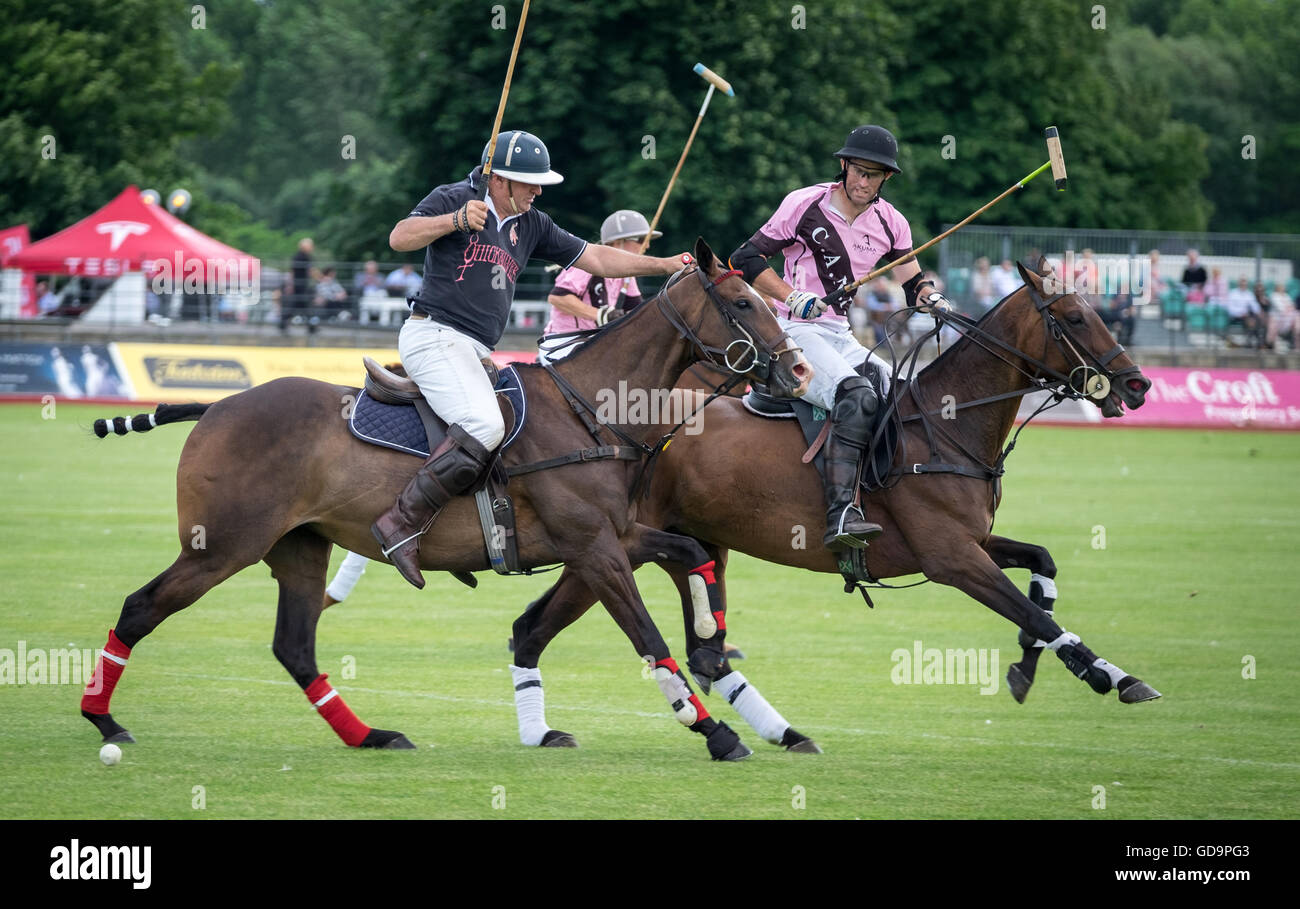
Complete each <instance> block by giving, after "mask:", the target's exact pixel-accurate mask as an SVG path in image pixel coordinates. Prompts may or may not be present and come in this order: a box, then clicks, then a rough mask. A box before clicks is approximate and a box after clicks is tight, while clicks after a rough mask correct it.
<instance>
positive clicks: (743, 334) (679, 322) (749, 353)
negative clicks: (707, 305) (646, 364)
mask: <svg viewBox="0 0 1300 909" xmlns="http://www.w3.org/2000/svg"><path fill="white" fill-rule="evenodd" d="M691 271H694V273H695V276H696V278H698V279H699V282H700V286H701V287H702V288H703V289H704V293H705V294H707V295H708V298H709V299H710V300H712V301H713V305H714V306H715V307H717V310H718V312H719V313H720V314H721V315H722V318H723V320H724V321H725V322H726V323H727V325H728V327H729V328H730V329H731V331H732V332H733V334H736V335H739V336H740V337H737V338H735V339H734V340H732V341H731V343H729V344H728V345H727V346H726V347H715V346H713V345H712V344H706V343H704V341H703V339H701V338H700V335H699V327H700V325H702V324H703V323H704V315H705V314H704V313H701V314H700V318H699V321H697V322H696V323H695V327H694V328H692V327H691V326H689V325H687V324H686V320H685V319H684V318H683V317H682V314H681V312H680V311H678V309H677V306H676V305H675V304H674V303H673V302H672V300H671V299H669V297H668V290H669V289H670V288H671V287H673V285H675V284H677V283H678V282H679V281H680V280H682V279H683V278H684V277H685V276H686V275H687V274H688V273H690V272H691ZM740 275H741V273H740V271H738V270H736V269H732V270H731V271H724V272H723V273H722V274H720V275H719V276H718V277H716V278H714V279H713V280H710V279H709V278H708V276H707V275H705V274H704V270H703V269H701V268H700V267H699V266H698V265H693V266H691V267H690V268H689V269H685V268H684V269H681V270H680V271H678V272H677V273H676V274H674V275H673V276H672V277H671V278H669V279H668V281H667V283H665V284H664V286H663V288H662V289H660V291H659V293H658V294H656V295H655V298H654V299H655V303H656V304H657V305H658V307H659V311H660V312H661V313H663V316H664V318H665V319H667V320H668V323H669V324H670V325H672V326H673V327H674V328H676V329H677V332H678V334H679V335H680V336H681V337H682V338H683V339H685V340H687V341H689V342H690V343H691V344H692V345H694V347H695V349H696V350H698V351H699V352H700V354H701V359H704V360H708V361H709V362H711V363H713V364H714V365H715V366H720V367H723V368H724V369H726V370H727V371H728V372H730V373H732V379H731V380H729V383H728V384H729V386H730V385H734V384H735V383H736V382H738V381H739V379H740V377H741V376H743V375H745V374H747V373H750V372H752V373H753V374H754V375H755V377H756V378H757V379H758V381H759V382H763V383H766V382H767V380H768V376H769V375H770V374H771V372H772V365H773V364H774V363H775V362H776V361H777V360H779V359H780V358H781V356H782V355H783V354H788V353H795V352H797V351H798V350H799V348H797V347H795V346H794V345H793V344H792V343H790V336H789V335H787V334H785V333H784V332H782V334H781V338H782V339H784V340H785V342H786V343H787V346H786V347H785V348H784V349H783V350H781V351H780V352H777V351H776V350H774V349H773V348H772V347H771V346H770V345H768V344H767V342H765V341H763V340H762V339H761V338H755V337H754V336H753V335H752V334H751V333H750V332H749V330H748V329H746V328H745V326H744V325H742V324H740V320H739V319H737V318H736V317H735V315H733V314H732V312H731V310H730V308H729V307H728V306H727V301H726V300H724V299H723V298H722V294H720V293H718V285H719V284H721V283H722V282H724V281H726V280H727V279H728V278H733V277H740Z"/></svg>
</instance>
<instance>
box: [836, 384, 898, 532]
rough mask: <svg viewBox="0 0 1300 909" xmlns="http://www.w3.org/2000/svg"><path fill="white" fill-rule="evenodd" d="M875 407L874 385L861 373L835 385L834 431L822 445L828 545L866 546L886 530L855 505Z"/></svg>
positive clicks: (869, 440)
mask: <svg viewBox="0 0 1300 909" xmlns="http://www.w3.org/2000/svg"><path fill="white" fill-rule="evenodd" d="M876 408H877V400H876V393H875V389H874V388H873V387H872V386H871V383H870V382H868V381H867V380H866V379H865V378H863V377H861V376H852V377H850V378H847V379H845V380H844V381H843V382H841V383H840V385H839V387H838V388H837V389H836V393H835V407H834V408H833V409H832V410H831V415H830V419H831V431H830V433H828V434H827V436H826V446H825V447H824V448H823V449H822V457H823V458H824V459H825V463H826V536H825V537H823V539H822V542H823V543H824V544H825V545H826V547H827V548H828V549H841V548H843V547H845V546H850V547H852V548H854V549H864V548H866V546H867V541H868V540H870V539H871V538H872V537H874V536H877V535H878V534H880V533H881V532H882V530H883V528H882V527H881V526H880V525H879V524H873V523H872V522H870V521H868V520H867V519H866V515H865V514H863V512H862V511H861V509H859V508H855V507H854V506H853V499H854V496H855V495H856V494H857V483H858V459H859V458H861V457H862V453H863V450H864V449H865V448H866V447H867V446H868V445H869V444H870V442H871V428H872V424H873V423H874V418H875V414H876Z"/></svg>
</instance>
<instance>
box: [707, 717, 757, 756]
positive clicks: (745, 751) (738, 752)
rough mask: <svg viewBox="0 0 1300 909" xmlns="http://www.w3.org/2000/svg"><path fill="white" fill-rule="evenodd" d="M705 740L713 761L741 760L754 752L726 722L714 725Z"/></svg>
mask: <svg viewBox="0 0 1300 909" xmlns="http://www.w3.org/2000/svg"><path fill="white" fill-rule="evenodd" d="M705 742H706V743H707V744H708V746H709V756H710V757H711V758H713V759H714V760H715V761H743V760H744V759H745V758H747V757H749V756H750V755H751V754H753V753H754V752H752V751H750V750H749V748H748V747H747V746H746V745H745V743H744V742H742V741H741V740H740V736H738V735H736V733H735V732H734V731H733V730H732V728H731V727H730V726H728V725H727V724H726V723H718V725H716V726H714V727H713V729H712V731H710V732H709V733H708V734H707V736H706V737H705Z"/></svg>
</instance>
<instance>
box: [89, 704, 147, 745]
mask: <svg viewBox="0 0 1300 909" xmlns="http://www.w3.org/2000/svg"><path fill="white" fill-rule="evenodd" d="M81 715H82V716H84V717H85V718H86V719H88V720H90V722H92V723H94V724H95V728H96V729H98V730H99V734H100V735H101V736H103V744H105V745H109V744H113V745H122V744H129V745H134V744H135V739H134V738H132V736H131V733H129V732H127V731H126V727H124V726H122V725H121V724H119V723H118V722H117V721H116V720H114V719H113V714H111V713H91V712H90V711H89V710H83V711H81Z"/></svg>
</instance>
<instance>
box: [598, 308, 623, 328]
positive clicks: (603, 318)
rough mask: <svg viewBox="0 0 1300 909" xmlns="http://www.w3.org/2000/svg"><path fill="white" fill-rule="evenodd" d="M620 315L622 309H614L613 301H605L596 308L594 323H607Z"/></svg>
mask: <svg viewBox="0 0 1300 909" xmlns="http://www.w3.org/2000/svg"><path fill="white" fill-rule="evenodd" d="M621 315H623V313H622V311H621V310H618V309H616V308H615V307H614V304H613V303H606V304H605V305H604V306H601V307H599V308H597V310H596V324H597V325H608V324H609V323H610V322H613V321H614V320H615V319H617V318H619V317H620V316H621Z"/></svg>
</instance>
